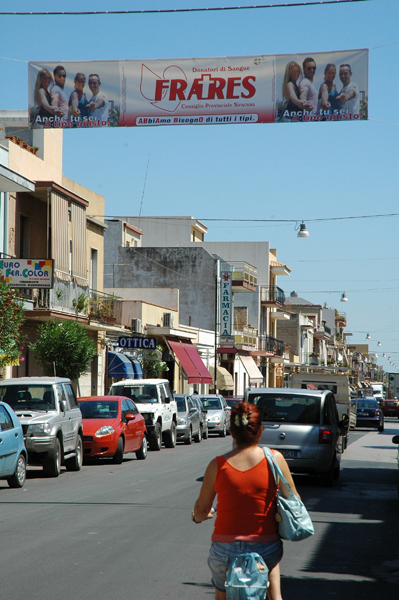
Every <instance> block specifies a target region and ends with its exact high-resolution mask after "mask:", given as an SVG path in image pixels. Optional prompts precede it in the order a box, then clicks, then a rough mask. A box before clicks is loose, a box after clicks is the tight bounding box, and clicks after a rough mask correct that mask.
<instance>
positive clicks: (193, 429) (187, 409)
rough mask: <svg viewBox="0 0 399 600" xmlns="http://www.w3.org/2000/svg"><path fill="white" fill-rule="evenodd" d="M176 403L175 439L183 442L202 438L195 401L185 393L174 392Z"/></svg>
mask: <svg viewBox="0 0 399 600" xmlns="http://www.w3.org/2000/svg"><path fill="white" fill-rule="evenodd" d="M175 400H176V404H177V427H176V431H177V440H178V441H179V440H181V441H183V442H184V443H185V444H191V442H192V441H193V439H194V441H195V442H197V443H199V442H200V441H201V440H202V431H201V414H200V410H199V409H198V407H197V405H196V403H195V402H194V401H193V399H192V398H191V396H189V395H187V394H175Z"/></svg>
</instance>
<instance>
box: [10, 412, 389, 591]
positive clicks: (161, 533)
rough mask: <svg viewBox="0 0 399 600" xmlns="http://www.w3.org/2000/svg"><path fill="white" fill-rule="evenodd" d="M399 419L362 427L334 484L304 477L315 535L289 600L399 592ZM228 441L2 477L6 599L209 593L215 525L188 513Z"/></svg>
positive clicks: (292, 565) (286, 576)
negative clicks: (377, 428) (55, 472)
mask: <svg viewBox="0 0 399 600" xmlns="http://www.w3.org/2000/svg"><path fill="white" fill-rule="evenodd" d="M395 434H399V421H398V420H397V419H396V420H394V419H392V420H389V419H387V420H386V423H385V431H384V432H383V433H380V434H379V433H377V432H362V433H358V432H355V433H353V434H352V436H351V439H350V446H349V447H348V448H347V450H346V452H345V454H344V457H343V460H342V466H341V478H340V480H339V482H337V483H335V484H334V488H333V489H326V488H322V487H320V486H319V484H318V482H317V481H316V480H314V479H312V478H309V477H299V476H298V477H296V483H297V486H298V489H299V491H300V493H301V496H302V498H303V500H304V501H305V503H306V505H307V507H308V509H309V510H310V513H311V516H312V518H313V521H314V524H315V535H314V536H313V537H312V538H310V539H308V540H305V541H303V542H298V543H291V542H286V543H285V544H284V557H283V560H282V563H281V570H282V590H283V597H284V600H298V599H300V598H303V599H306V600H320V599H321V598H329V597H332V598H333V597H336V598H338V597H339V598H340V600H346V599H348V600H349V599H350V600H352V599H356V600H358V599H359V600H362V599H364V600H376V599H377V600H379V599H380V598H396V597H397V596H398V589H399V588H398V584H399V544H398V538H399V533H398V532H399V499H398V495H397V482H398V478H399V473H398V468H397V464H396V454H395V453H396V446H394V445H393V444H392V443H391V438H392V436H393V435H395ZM230 448H231V438H230V437H227V438H225V439H221V438H216V437H210V438H209V439H208V440H203V441H202V442H201V444H192V445H191V446H185V445H178V446H177V447H176V448H175V449H170V450H167V449H164V448H162V450H161V452H150V453H149V454H148V458H147V459H146V460H145V461H138V460H136V459H135V458H127V459H125V460H124V462H123V464H122V465H113V464H112V463H110V462H102V463H100V464H93V465H85V466H84V467H83V469H82V470H81V471H80V472H79V473H69V472H67V471H66V470H64V469H63V470H62V473H61V476H60V477H59V478H58V479H46V478H44V477H43V476H42V472H41V470H40V469H37V468H29V473H28V479H27V482H26V484H25V487H24V488H23V489H22V490H11V489H10V488H8V487H7V483H6V482H3V481H0V540H1V549H0V573H1V579H0V581H1V584H0V598H1V599H4V600H20V599H21V598H28V599H29V600H54V598H57V600H72V599H73V600H76V599H78V600H80V599H82V600H83V599H84V600H109V599H110V600H168V599H171V598H173V599H174V600H176V599H179V600H185V599H187V600H197V599H206V598H209V599H212V598H213V596H214V594H213V589H212V587H211V585H210V578H209V570H208V567H207V564H206V559H207V554H208V549H209V543H210V535H211V531H212V525H211V523H210V522H207V523H203V524H202V525H195V524H193V523H192V522H191V520H190V512H191V509H192V506H193V503H194V501H195V499H196V497H197V495H198V492H199V488H200V485H201V482H200V481H199V479H200V478H201V477H202V475H203V473H204V470H205V467H206V465H207V464H208V462H209V461H210V460H211V459H212V458H213V457H214V456H215V455H217V454H222V453H223V452H225V451H227V450H229V449H230Z"/></svg>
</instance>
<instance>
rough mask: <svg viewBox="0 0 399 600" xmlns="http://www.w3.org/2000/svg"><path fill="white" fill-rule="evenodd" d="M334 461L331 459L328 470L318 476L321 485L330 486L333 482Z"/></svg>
mask: <svg viewBox="0 0 399 600" xmlns="http://www.w3.org/2000/svg"><path fill="white" fill-rule="evenodd" d="M334 461H335V459H334ZM334 461H333V463H332V465H331V467H330V468H329V470H328V471H327V472H326V473H322V474H321V476H320V484H321V485H322V486H323V487H332V486H333V484H334V474H335V467H334Z"/></svg>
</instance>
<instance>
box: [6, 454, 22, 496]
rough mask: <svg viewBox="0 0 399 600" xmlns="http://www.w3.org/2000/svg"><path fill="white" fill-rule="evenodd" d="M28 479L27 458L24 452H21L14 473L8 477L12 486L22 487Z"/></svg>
mask: <svg viewBox="0 0 399 600" xmlns="http://www.w3.org/2000/svg"><path fill="white" fill-rule="evenodd" d="M25 479H26V460H25V456H24V455H23V454H20V455H19V457H18V460H17V466H16V467H15V471H14V475H12V476H11V477H9V478H8V479H7V481H8V485H9V486H10V487H11V488H21V487H22V486H23V485H24V483H25Z"/></svg>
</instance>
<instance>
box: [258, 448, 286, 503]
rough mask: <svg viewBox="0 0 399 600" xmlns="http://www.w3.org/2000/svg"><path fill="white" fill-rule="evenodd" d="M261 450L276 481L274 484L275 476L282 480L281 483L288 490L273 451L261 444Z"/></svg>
mask: <svg viewBox="0 0 399 600" xmlns="http://www.w3.org/2000/svg"><path fill="white" fill-rule="evenodd" d="M263 452H264V454H265V456H266V459H267V462H268V463H269V465H270V467H271V470H272V472H273V475H274V479H275V481H276V485H277V484H278V481H277V477H280V479H281V481H282V482H283V484H284V485H285V487H286V488H287V490H288V492H290V491H291V488H290V486H289V484H288V481H287V480H286V478H285V477H284V475H283V473H282V471H281V469H280V467H279V464H278V462H277V461H276V459H275V457H274V454H273V452H272V451H271V450H270V448H268V447H267V446H263Z"/></svg>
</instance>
